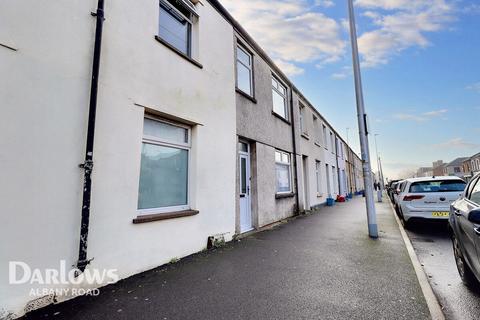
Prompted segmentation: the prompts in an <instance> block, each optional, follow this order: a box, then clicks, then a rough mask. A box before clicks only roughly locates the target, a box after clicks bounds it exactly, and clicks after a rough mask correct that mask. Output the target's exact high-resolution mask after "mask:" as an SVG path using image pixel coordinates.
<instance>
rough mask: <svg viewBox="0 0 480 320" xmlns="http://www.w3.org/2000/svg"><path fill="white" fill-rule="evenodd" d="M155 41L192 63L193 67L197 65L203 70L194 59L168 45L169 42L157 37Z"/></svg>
mask: <svg viewBox="0 0 480 320" xmlns="http://www.w3.org/2000/svg"><path fill="white" fill-rule="evenodd" d="M155 40H157V41H158V42H160V43H161V44H163V45H164V46H165V47H167V48H168V49H170V50H172V51H173V52H175V53H176V54H178V55H179V56H180V57H182V58H184V59H185V60H187V61H189V62H190V63H192V64H193V65H195V66H196V67H198V68H200V69H202V68H203V65H202V64H201V63H200V62H198V61H196V60H194V59H192V58H191V57H189V56H187V55H186V54H185V53H183V52H182V51H180V50H178V49H177V48H175V47H174V46H172V45H171V44H170V43H168V42H167V41H165V40H163V39H162V38H160V37H159V36H155Z"/></svg>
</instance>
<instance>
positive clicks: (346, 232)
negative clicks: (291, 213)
mask: <svg viewBox="0 0 480 320" xmlns="http://www.w3.org/2000/svg"><path fill="white" fill-rule="evenodd" d="M377 211H378V226H379V233H380V237H379V238H378V239H377V240H372V239H370V238H369V237H368V234H367V222H366V213H365V202H364V198H361V197H358V198H355V199H353V200H351V201H349V202H347V203H338V204H336V205H335V206H334V207H323V208H321V209H319V210H318V211H316V212H314V213H312V214H309V215H305V216H301V217H299V218H297V219H294V220H293V221H290V222H288V223H285V224H282V225H280V226H277V227H275V228H274V229H272V230H269V231H264V232H260V233H256V234H254V235H252V236H249V237H247V238H244V239H242V240H240V241H235V242H232V243H229V244H227V245H226V246H225V247H222V248H220V249H215V250H213V251H209V252H204V253H200V254H196V255H193V256H190V257H187V258H185V259H182V260H181V261H179V262H177V263H174V264H170V265H167V266H162V267H159V268H156V269H154V270H150V271H147V272H144V273H142V274H139V275H136V276H133V277H131V278H128V279H125V280H122V281H120V282H118V283H116V284H113V285H109V286H107V287H104V288H102V289H101V294H100V296H98V297H79V298H76V299H73V300H70V301H67V302H64V303H61V304H58V305H53V306H49V307H47V308H45V309H42V310H38V311H36V312H34V313H31V314H29V315H27V319H52V318H54V319H82V320H84V319H102V318H103V319H113V318H114V319H416V320H419V319H430V314H429V311H428V308H427V304H426V302H425V298H424V297H423V295H422V291H421V288H420V285H419V283H418V280H417V277H416V275H415V271H414V269H413V266H412V264H411V261H410V258H409V256H408V253H407V250H406V248H405V245H404V242H403V240H402V237H401V234H400V231H399V229H398V226H397V224H396V221H395V219H394V216H393V213H392V211H391V208H390V206H389V205H388V203H386V202H385V203H382V204H377Z"/></svg>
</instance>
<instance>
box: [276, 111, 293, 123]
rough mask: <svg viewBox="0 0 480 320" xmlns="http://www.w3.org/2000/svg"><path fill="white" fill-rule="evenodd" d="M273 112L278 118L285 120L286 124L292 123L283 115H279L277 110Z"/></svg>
mask: <svg viewBox="0 0 480 320" xmlns="http://www.w3.org/2000/svg"><path fill="white" fill-rule="evenodd" d="M272 114H273V115H274V116H275V117H277V118H278V119H280V120H282V121H283V122H285V123H286V124H288V125H290V121H288V120H287V119H285V118H284V117H282V116H281V115H279V114H278V113H276V112H275V111H273V110H272Z"/></svg>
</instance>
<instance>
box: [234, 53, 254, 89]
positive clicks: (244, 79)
mask: <svg viewBox="0 0 480 320" xmlns="http://www.w3.org/2000/svg"><path fill="white" fill-rule="evenodd" d="M237 88H238V89H240V90H241V91H243V92H244V93H246V94H248V95H249V96H251V97H253V56H252V55H251V54H250V53H249V52H248V51H247V50H246V49H244V48H243V47H242V46H240V45H237Z"/></svg>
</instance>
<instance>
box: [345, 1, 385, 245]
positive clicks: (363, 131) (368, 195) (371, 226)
mask: <svg viewBox="0 0 480 320" xmlns="http://www.w3.org/2000/svg"><path fill="white" fill-rule="evenodd" d="M348 14H349V17H350V40H351V44H352V58H353V59H352V60H353V74H354V78H355V94H356V101H357V118H358V128H359V135H360V147H361V151H362V163H363V166H362V167H363V179H364V182H365V199H366V207H367V220H368V235H369V236H370V237H371V238H378V227H377V214H376V211H375V200H374V198H373V181H372V169H371V165H370V150H369V146H368V132H367V116H366V114H365V107H364V104H363V90H362V79H361V74H360V62H359V58H358V44H357V30H356V27H355V14H354V10H353V1H352V0H348Z"/></svg>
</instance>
